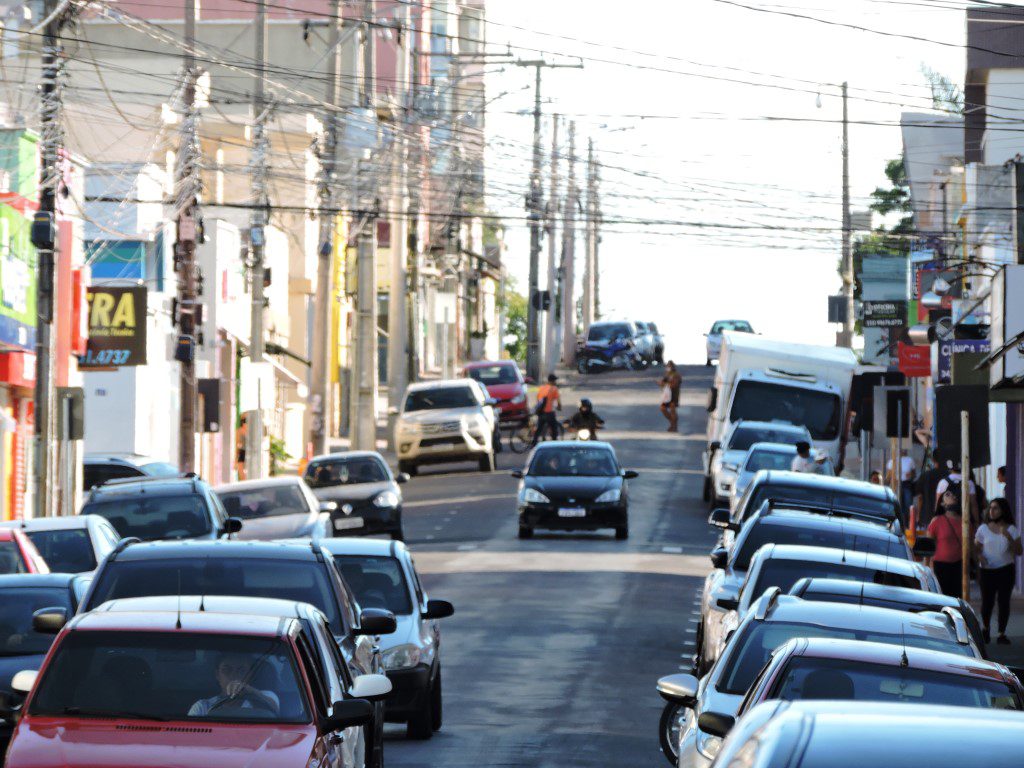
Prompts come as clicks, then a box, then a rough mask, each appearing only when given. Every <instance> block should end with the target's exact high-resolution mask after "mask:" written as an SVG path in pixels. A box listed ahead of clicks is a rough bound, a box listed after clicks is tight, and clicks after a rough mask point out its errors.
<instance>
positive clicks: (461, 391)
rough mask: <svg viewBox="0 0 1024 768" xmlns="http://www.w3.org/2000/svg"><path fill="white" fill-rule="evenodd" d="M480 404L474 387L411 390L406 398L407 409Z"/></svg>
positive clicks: (470, 406)
mask: <svg viewBox="0 0 1024 768" xmlns="http://www.w3.org/2000/svg"><path fill="white" fill-rule="evenodd" d="M479 404H480V403H479V402H478V401H477V398H476V395H474V393H473V389H472V387H469V386H465V387H436V388H432V389H422V390H419V391H416V392H410V393H409V394H408V395H407V396H406V398H405V411H406V413H409V412H412V411H429V410H436V409H440V408H473V407H475V406H477V405H479Z"/></svg>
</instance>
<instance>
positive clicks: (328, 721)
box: [324, 699, 373, 731]
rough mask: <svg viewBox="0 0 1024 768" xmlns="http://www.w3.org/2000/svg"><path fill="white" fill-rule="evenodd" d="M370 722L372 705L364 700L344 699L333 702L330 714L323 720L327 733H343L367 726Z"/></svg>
mask: <svg viewBox="0 0 1024 768" xmlns="http://www.w3.org/2000/svg"><path fill="white" fill-rule="evenodd" d="M372 720H373V704H371V703H370V702H369V701H367V700H366V699H345V700H344V701H336V702H334V705H333V706H332V707H331V714H330V715H328V716H327V717H326V718H325V719H324V726H325V728H326V730H328V731H343V730H345V729H346V728H354V727H357V726H360V725H368V724H369V723H370V722H372Z"/></svg>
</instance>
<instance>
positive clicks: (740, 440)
mask: <svg viewBox="0 0 1024 768" xmlns="http://www.w3.org/2000/svg"><path fill="white" fill-rule="evenodd" d="M804 439H806V435H805V434H804V432H803V430H799V429H779V428H774V429H773V428H771V427H743V426H740V427H737V428H736V429H735V430H734V431H733V433H732V437H731V438H730V439H729V445H728V448H729V450H732V451H746V450H749V449H750V446H752V445H753V444H754V443H796V441H797V440H804ZM790 461H792V459H790ZM786 469H789V467H788V466H787V467H786Z"/></svg>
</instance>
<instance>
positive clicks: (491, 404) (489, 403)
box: [484, 397, 498, 406]
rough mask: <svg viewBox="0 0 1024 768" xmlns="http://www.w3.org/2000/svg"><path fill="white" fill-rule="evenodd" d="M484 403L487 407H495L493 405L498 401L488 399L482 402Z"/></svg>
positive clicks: (491, 398)
mask: <svg viewBox="0 0 1024 768" xmlns="http://www.w3.org/2000/svg"><path fill="white" fill-rule="evenodd" d="M484 403H486V404H487V405H490V406H495V405H497V404H498V401H497V399H495V398H493V397H488V398H487V399H486V400H484Z"/></svg>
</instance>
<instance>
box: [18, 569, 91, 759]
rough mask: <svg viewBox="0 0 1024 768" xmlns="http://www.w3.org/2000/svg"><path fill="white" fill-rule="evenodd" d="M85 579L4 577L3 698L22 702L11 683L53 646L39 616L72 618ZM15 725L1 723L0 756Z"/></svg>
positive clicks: (71, 576)
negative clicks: (41, 628) (39, 624)
mask: <svg viewBox="0 0 1024 768" xmlns="http://www.w3.org/2000/svg"><path fill="white" fill-rule="evenodd" d="M83 584H84V582H83V580H82V577H81V576H77V575H75V574H70V573H47V574H18V575H11V576H0V695H2V696H5V697H7V699H8V700H9V701H11V702H12V703H14V702H13V698H12V697H18V698H20V696H21V694H15V693H14V690H13V689H12V688H11V679H12V678H13V677H14V675H16V674H17V673H18V672H21V671H22V670H26V669H32V670H37V669H39V667H40V665H41V664H42V663H43V659H44V658H45V656H46V652H47V651H49V650H50V645H51V644H52V643H53V637H54V636H53V634H51V633H46V632H37V631H36V629H35V621H34V620H33V619H34V616H35V614H36V613H39V612H45V613H60V612H63V615H64V617H65V618H66V617H68V616H71V615H72V614H74V613H75V611H76V610H78V599H79V596H80V591H81V589H82V588H83ZM13 730H14V723H12V722H10V721H9V720H0V755H2V754H3V753H5V752H6V751H7V744H8V743H9V742H10V740H11V733H12V731H13Z"/></svg>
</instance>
